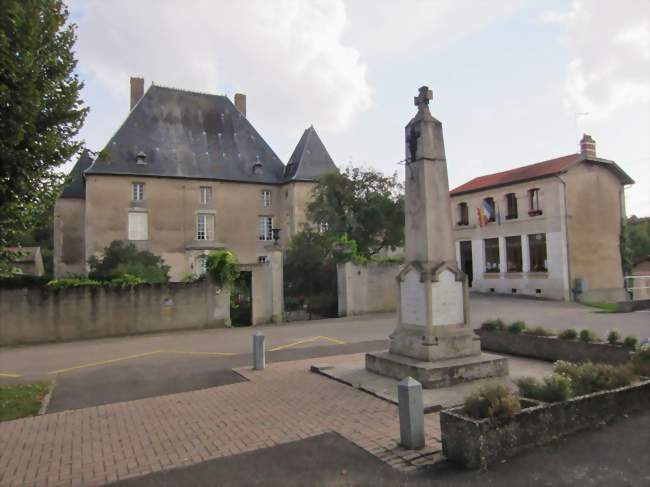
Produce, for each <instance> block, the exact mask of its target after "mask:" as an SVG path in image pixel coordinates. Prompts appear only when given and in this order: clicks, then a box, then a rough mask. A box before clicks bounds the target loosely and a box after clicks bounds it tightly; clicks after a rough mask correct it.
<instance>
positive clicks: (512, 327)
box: [508, 321, 526, 335]
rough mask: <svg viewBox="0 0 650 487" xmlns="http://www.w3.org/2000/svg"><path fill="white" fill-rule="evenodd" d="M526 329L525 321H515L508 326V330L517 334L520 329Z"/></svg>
mask: <svg viewBox="0 0 650 487" xmlns="http://www.w3.org/2000/svg"><path fill="white" fill-rule="evenodd" d="M525 329H526V323H524V322H523V321H515V322H513V323H511V324H510V326H508V331H509V332H510V333H513V334H515V335H519V334H520V333H521V332H522V331H524V330H525Z"/></svg>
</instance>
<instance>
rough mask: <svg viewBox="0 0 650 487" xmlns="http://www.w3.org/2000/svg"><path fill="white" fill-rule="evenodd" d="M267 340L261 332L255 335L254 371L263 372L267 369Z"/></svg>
mask: <svg viewBox="0 0 650 487" xmlns="http://www.w3.org/2000/svg"><path fill="white" fill-rule="evenodd" d="M265 338H266V337H265V336H264V334H263V333H262V332H259V331H258V332H256V333H255V334H254V335H253V369H255V370H262V369H263V368H264V367H266V356H265V350H264V339H265Z"/></svg>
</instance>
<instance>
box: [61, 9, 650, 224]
mask: <svg viewBox="0 0 650 487" xmlns="http://www.w3.org/2000/svg"><path fill="white" fill-rule="evenodd" d="M68 5H69V8H70V20H71V21H72V22H73V23H75V24H76V25H77V36H78V39H77V43H76V47H75V50H76V55H77V59H78V66H77V71H78V74H79V76H80V78H81V79H82V80H83V81H84V83H85V86H84V89H83V91H82V98H83V100H84V101H85V103H86V105H87V106H89V107H90V113H89V115H88V117H87V119H86V123H85V125H84V127H83V129H82V131H81V134H80V136H81V138H83V139H84V140H85V142H86V146H87V147H88V148H89V149H91V150H100V149H102V148H103V147H104V145H105V144H106V143H107V142H108V140H109V138H110V137H111V136H112V135H113V133H114V132H115V131H116V130H117V129H118V127H119V125H120V124H121V123H122V121H123V120H124V118H125V117H126V116H127V114H128V110H129V77H130V76H141V77H144V78H145V87H148V86H149V85H150V84H151V83H152V82H153V83H155V84H157V85H163V86H171V87H177V88H183V89H186V90H191V91H202V92H207V93H214V94H222V95H223V94H225V95H227V96H229V97H230V98H231V99H232V97H233V96H234V94H235V93H237V92H239V93H245V94H246V96H247V117H248V119H249V120H250V121H251V122H252V123H253V125H254V126H255V127H256V129H257V130H258V131H259V132H260V134H261V135H262V136H263V137H264V138H265V140H266V141H267V143H268V144H269V145H270V146H271V147H272V148H273V149H274V150H275V152H276V153H277V154H278V156H279V157H280V159H282V160H283V161H285V162H286V161H287V160H288V159H289V156H290V155H291V152H292V151H293V149H294V147H295V145H296V144H297V143H298V140H299V138H300V136H301V135H302V132H303V130H304V129H305V128H307V127H309V125H312V124H313V125H314V127H315V128H316V130H317V132H318V133H319V135H320V137H321V139H322V140H323V142H324V143H325V146H326V147H327V149H328V150H329V152H330V154H331V155H332V158H333V159H334V161H335V162H336V163H337V165H338V166H339V167H345V166H347V165H348V164H350V163H352V164H354V165H362V166H365V167H371V168H375V169H378V170H381V171H383V172H385V173H387V174H392V173H393V172H395V171H397V172H398V174H399V175H400V176H401V177H403V171H404V168H403V166H402V165H400V164H399V161H401V160H403V159H404V126H405V125H406V124H407V123H408V121H409V120H410V118H411V117H412V116H413V115H414V114H415V112H416V108H415V106H414V105H413V97H414V96H416V95H417V91H418V88H419V87H420V86H422V85H427V86H429V87H430V88H431V89H432V90H433V100H432V102H431V104H430V109H431V112H432V114H433V115H434V116H435V117H436V118H438V119H439V120H440V121H442V123H443V127H444V135H445V149H446V153H447V166H448V173H449V184H450V188H454V187H456V186H459V185H460V184H462V183H464V182H466V181H468V180H469V179H472V178H474V177H477V176H481V175H484V174H489V173H493V172H497V171H502V170H506V169H511V168H514V167H518V166H522V165H526V164H531V163H535V162H539V161H543V160H547V159H551V158H554V157H558V156H561V155H566V154H570V153H575V152H577V151H578V141H579V139H580V137H581V135H582V134H583V133H588V134H590V135H591V136H592V137H593V138H594V139H595V140H596V144H597V146H596V150H597V154H598V156H599V157H603V158H606V159H611V160H614V161H616V163H617V164H618V165H620V166H621V167H622V168H623V169H624V170H625V171H626V172H627V173H628V174H629V175H630V176H631V177H632V178H633V179H634V180H635V184H634V185H632V186H631V187H629V188H628V189H627V190H626V206H627V213H628V215H632V214H636V215H637V216H650V1H648V0H624V1H615V0H583V1H571V0H547V1H535V0H499V1H491V0H411V1H401V2H395V1H390V0H273V1H268V0H248V1H246V2H233V1H225V0H224V1H218V0H183V1H181V0H175V1H173V0H137V1H134V0H111V1H110V2H108V1H103V0H70V1H69V2H68ZM70 167H71V164H68V165H67V167H66V169H70Z"/></svg>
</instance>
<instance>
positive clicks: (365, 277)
mask: <svg viewBox="0 0 650 487" xmlns="http://www.w3.org/2000/svg"><path fill="white" fill-rule="evenodd" d="M402 265H403V264H399V263H378V262H373V263H370V264H366V265H356V264H353V263H350V262H348V263H346V264H339V266H338V268H337V274H338V275H337V281H338V301H339V316H351V315H358V314H363V313H375V312H380V311H395V309H396V308H397V282H396V280H395V278H396V276H397V274H398V272H399V270H400V268H401V267H402Z"/></svg>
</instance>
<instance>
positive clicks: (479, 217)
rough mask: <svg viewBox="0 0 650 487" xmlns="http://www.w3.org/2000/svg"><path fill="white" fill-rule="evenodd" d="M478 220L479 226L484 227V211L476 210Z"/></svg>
mask: <svg viewBox="0 0 650 487" xmlns="http://www.w3.org/2000/svg"><path fill="white" fill-rule="evenodd" d="M476 218H477V219H478V226H479V227H482V226H483V211H482V210H481V208H476Z"/></svg>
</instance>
